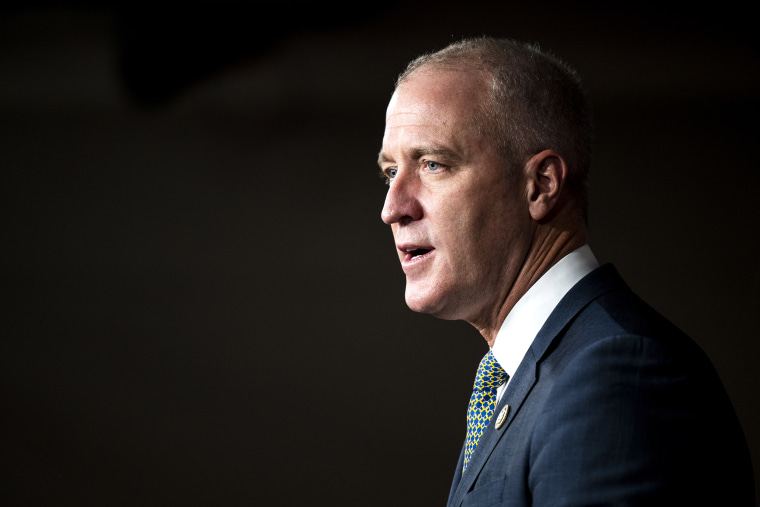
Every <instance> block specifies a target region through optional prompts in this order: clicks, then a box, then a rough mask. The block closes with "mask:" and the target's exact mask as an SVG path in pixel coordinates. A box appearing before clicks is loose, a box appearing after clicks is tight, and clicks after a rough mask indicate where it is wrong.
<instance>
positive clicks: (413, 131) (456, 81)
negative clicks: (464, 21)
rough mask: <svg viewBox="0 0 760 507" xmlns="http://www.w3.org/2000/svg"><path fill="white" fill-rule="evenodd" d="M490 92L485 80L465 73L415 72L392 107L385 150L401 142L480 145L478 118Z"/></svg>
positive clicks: (404, 84)
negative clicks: (480, 106) (481, 105)
mask: <svg viewBox="0 0 760 507" xmlns="http://www.w3.org/2000/svg"><path fill="white" fill-rule="evenodd" d="M486 90H487V89H486V84H485V82H484V80H483V79H480V78H478V77H477V76H473V75H472V74H468V73H465V72H462V71H453V70H437V69H421V70H419V71H417V72H415V73H414V74H412V75H411V76H410V77H408V78H407V80H405V81H404V82H403V83H401V85H399V87H398V88H397V89H396V91H395V93H394V94H393V97H392V98H391V101H390V103H389V104H388V109H387V112H386V118H385V136H384V140H383V149H384V150H386V149H390V148H392V147H393V146H394V145H396V144H397V143H400V142H403V143H415V142H418V143H423V144H430V143H433V142H437V143H444V144H447V143H452V142H457V143H466V144H468V145H471V144H473V143H476V144H480V143H479V142H478V141H479V139H478V136H477V132H478V128H477V119H478V118H477V114H478V111H479V110H480V108H479V107H478V106H479V104H481V103H482V102H483V100H484V98H485V93H486Z"/></svg>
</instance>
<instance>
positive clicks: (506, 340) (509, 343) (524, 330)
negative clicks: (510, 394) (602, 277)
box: [491, 245, 599, 403]
mask: <svg viewBox="0 0 760 507" xmlns="http://www.w3.org/2000/svg"><path fill="white" fill-rule="evenodd" d="M597 267H599V262H598V261H597V260H596V257H594V254H593V253H592V252H591V248H589V246H588V245H584V246H582V247H580V248H578V249H576V250H573V251H572V252H570V253H569V254H567V255H566V256H564V257H563V258H562V259H560V260H559V262H557V263H556V264H555V265H554V266H552V267H551V268H549V271H547V272H546V273H544V275H543V276H542V277H541V278H539V279H538V281H536V283H534V284H533V286H532V287H531V288H530V289H528V292H526V293H525V294H524V295H523V297H521V298H520V300H519V301H517V304H515V306H514V308H512V310H511V311H510V312H509V315H507V318H506V319H505V320H504V323H503V324H502V325H501V328H500V329H499V333H498V334H497V335H496V340H495V341H494V344H493V347H492V348H491V350H492V351H493V355H494V356H495V357H496V360H497V361H498V362H499V364H500V365H501V367H502V368H504V371H506V372H507V373H508V374H509V377H510V378H512V376H513V375H514V374H515V371H516V370H517V367H518V366H519V365H520V362H521V361H522V360H523V357H525V353H526V352H527V351H528V349H529V348H530V345H531V344H532V343H533V339H534V338H535V337H536V335H537V334H538V332H539V331H540V330H541V328H542V327H543V325H544V323H545V322H546V319H548V318H549V315H550V314H551V313H552V312H553V311H554V308H555V307H556V306H557V304H558V303H559V302H560V300H561V299H562V298H563V297H564V296H565V294H567V293H568V292H569V291H570V289H572V288H573V286H574V285H575V284H576V283H578V281H580V279H581V278H583V277H584V276H586V275H587V274H589V273H590V272H591V271H593V270H594V269H596V268H597ZM508 383H509V381H507V382H506V383H505V384H503V385H502V386H501V387H499V390H498V392H497V403H498V400H500V399H501V396H502V394H504V391H505V390H506V388H507V384H508Z"/></svg>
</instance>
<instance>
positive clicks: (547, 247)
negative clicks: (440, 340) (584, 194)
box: [470, 225, 588, 347]
mask: <svg viewBox="0 0 760 507" xmlns="http://www.w3.org/2000/svg"><path fill="white" fill-rule="evenodd" d="M545 227H547V226H545V225H539V226H537V228H536V231H535V234H534V236H533V241H532V243H531V245H530V248H529V250H528V253H527V255H526V256H525V261H524V262H523V264H522V267H521V269H520V271H519V273H518V274H517V277H516V278H515V281H514V282H513V284H512V286H511V287H510V288H509V289H508V290H507V291H506V295H505V297H504V298H503V300H502V301H501V303H500V304H498V305H497V306H496V308H495V309H494V310H493V311H492V313H491V315H489V316H488V318H486V319H484V320H483V321H478V322H475V321H473V322H470V324H472V325H473V326H475V328H476V329H477V330H478V331H479V332H480V334H481V335H482V336H483V338H485V340H486V342H487V343H488V346H489V347H493V344H494V342H495V340H496V335H497V334H498V332H499V329H500V328H501V325H502V324H503V323H504V319H506V318H507V315H509V312H510V311H512V308H514V306H515V304H517V302H518V301H519V300H520V298H521V297H523V295H525V293H526V292H528V289H530V288H531V287H532V286H533V284H535V283H536V281H538V279H539V278H541V277H542V276H543V275H544V273H546V272H547V271H549V269H550V268H551V267H552V266H554V265H555V264H556V263H557V262H559V260H560V259H562V258H563V257H564V256H566V255H567V254H569V253H570V252H572V251H573V250H575V249H577V248H580V247H581V246H583V245H585V244H586V243H587V242H588V231H587V230H586V228H585V227H583V228H581V229H580V230H579V229H578V228H557V227H549V228H548V229H544V228H545Z"/></svg>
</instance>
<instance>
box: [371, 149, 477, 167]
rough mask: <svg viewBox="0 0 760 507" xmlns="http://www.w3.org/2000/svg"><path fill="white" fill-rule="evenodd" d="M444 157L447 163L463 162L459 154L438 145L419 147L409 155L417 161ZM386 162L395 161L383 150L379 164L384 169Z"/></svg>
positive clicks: (378, 159)
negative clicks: (425, 158)
mask: <svg viewBox="0 0 760 507" xmlns="http://www.w3.org/2000/svg"><path fill="white" fill-rule="evenodd" d="M427 156H430V157H444V158H445V159H446V160H445V161H446V162H447V163H449V164H452V163H457V162H459V161H460V160H461V158H462V156H461V155H460V154H459V152H457V151H455V150H452V149H450V148H444V147H443V146H437V145H429V146H419V147H417V148H413V149H412V150H411V152H410V153H409V158H411V159H414V160H417V159H420V158H422V157H427ZM386 162H393V159H392V158H390V157H388V156H387V155H386V154H385V153H384V152H383V151H382V150H381V151H380V153H379V154H378V156H377V164H378V165H379V166H381V167H382V165H383V163H386Z"/></svg>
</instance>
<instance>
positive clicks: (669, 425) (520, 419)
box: [448, 265, 754, 507]
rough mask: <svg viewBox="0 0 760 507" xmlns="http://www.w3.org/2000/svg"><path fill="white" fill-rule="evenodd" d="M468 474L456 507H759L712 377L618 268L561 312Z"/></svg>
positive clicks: (596, 274) (516, 379) (742, 446)
mask: <svg viewBox="0 0 760 507" xmlns="http://www.w3.org/2000/svg"><path fill="white" fill-rule="evenodd" d="M505 405H509V407H510V408H509V412H508V416H507V419H506V421H505V422H504V424H503V426H501V427H500V428H499V429H498V430H497V429H495V425H494V422H495V420H496V419H497V417H496V416H497V415H498V414H499V412H500V411H501V410H502V409H503V408H504V406H505ZM461 470H462V455H460V457H459V463H458V465H457V469H456V472H455V475H454V481H453V484H452V487H451V493H450V495H449V502H448V505H449V507H460V506H477V507H488V506H497V505H504V506H510V507H514V506H527V505H536V506H538V505H541V506H544V505H546V506H552V507H557V506H571V505H572V506H590V505H647V506H649V505H673V506H674V505H687V504H692V505H720V506H724V505H746V506H750V505H753V504H754V482H753V475H752V465H751V461H750V457H749V452H748V449H747V444H746V441H745V439H744V434H743V432H742V429H741V426H740V425H739V422H738V420H737V418H736V415H735V413H734V410H733V407H732V405H731V402H730V401H729V399H728V396H727V395H726V393H725V390H724V389H723V386H722V384H721V382H720V379H719V378H718V375H717V373H716V372H715V370H714V368H713V366H712V365H711V363H710V361H709V360H708V359H707V357H706V356H705V354H704V353H703V352H702V351H701V350H700V349H699V347H698V346H697V345H696V344H695V343H694V342H693V341H692V340H691V339H690V338H688V337H687V336H686V335H684V334H683V333H682V332H681V331H679V330H678V329H677V328H676V327H674V326H673V325H672V324H671V323H669V322H668V321H667V320H665V319H664V318H663V317H661V316H660V315H659V314H657V313H656V312H655V311H654V310H653V309H652V308H650V307H649V306H647V305H646V304H645V303H644V302H643V301H641V300H640V299H639V298H638V297H637V296H635V295H634V294H633V293H632V292H631V290H630V289H629V288H628V287H627V285H626V284H625V282H624V281H623V280H622V279H621V278H620V276H619V275H618V273H617V271H616V270H615V269H614V268H613V267H612V266H611V265H605V266H602V267H600V268H598V269H596V270H595V271H593V272H592V273H590V274H589V275H587V276H586V277H585V278H583V279H582V280H581V281H580V282H578V284H576V286H575V287H573V288H572V289H571V291H570V292H569V293H568V294H567V295H566V296H565V297H564V298H563V299H562V301H561V302H560V303H559V305H558V306H557V308H555V310H554V311H553V313H552V314H551V316H550V317H549V319H548V320H547V322H546V323H545V325H544V326H543V328H542V329H541V331H540V332H539V333H538V335H537V336H536V339H535V340H534V342H533V344H532V345H531V347H530V349H529V350H528V352H527V354H526V355H525V358H524V359H523V361H522V363H520V366H519V367H518V369H517V371H516V372H515V374H514V375H513V377H512V379H511V380H510V383H509V385H508V387H507V389H506V391H505V392H504V395H503V396H502V399H501V400H500V402H499V405H498V406H497V407H496V411H495V412H494V416H493V417H492V419H491V423H490V424H489V426H488V428H487V429H486V431H485V432H484V434H483V436H482V437H481V439H480V441H479V443H478V447H477V449H476V450H475V452H474V454H473V456H472V461H471V462H470V464H469V465H468V468H467V470H466V471H465V473H464V474H462V472H461Z"/></svg>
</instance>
